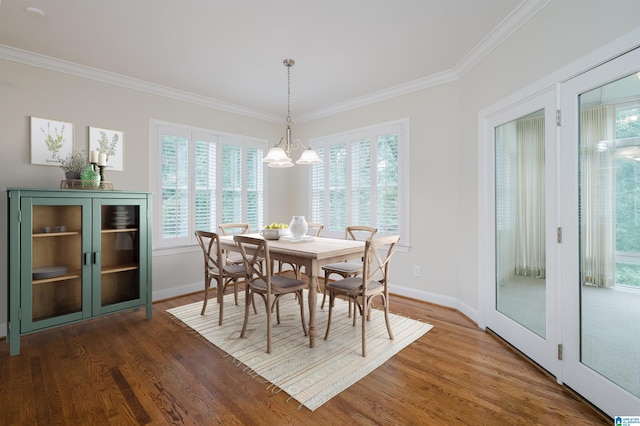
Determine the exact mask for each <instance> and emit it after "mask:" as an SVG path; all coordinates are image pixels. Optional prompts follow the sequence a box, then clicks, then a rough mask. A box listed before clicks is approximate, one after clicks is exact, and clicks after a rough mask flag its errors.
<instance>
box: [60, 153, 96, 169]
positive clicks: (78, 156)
mask: <svg viewBox="0 0 640 426" xmlns="http://www.w3.org/2000/svg"><path fill="white" fill-rule="evenodd" d="M88 165H89V161H88V160H87V156H86V154H85V152H84V151H82V152H78V151H72V152H70V153H69V154H67V156H66V157H65V158H63V159H61V160H60V167H61V168H62V170H64V172H65V173H66V172H77V173H82V172H84V171H85V170H87V166H88Z"/></svg>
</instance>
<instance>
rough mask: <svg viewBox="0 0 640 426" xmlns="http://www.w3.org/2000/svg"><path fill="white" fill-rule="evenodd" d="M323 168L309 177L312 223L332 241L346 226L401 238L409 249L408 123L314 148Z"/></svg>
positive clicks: (328, 140)
mask: <svg viewBox="0 0 640 426" xmlns="http://www.w3.org/2000/svg"><path fill="white" fill-rule="evenodd" d="M309 144H310V145H311V147H312V148H313V149H314V150H316V152H317V153H318V156H319V157H320V158H321V159H323V160H324V163H322V164H317V165H314V166H312V168H311V173H310V180H311V182H310V188H311V199H310V212H311V221H313V222H319V223H323V224H324V225H325V233H326V234H327V235H329V236H335V237H343V236H344V228H345V227H346V226H347V225H369V226H375V227H377V228H378V234H379V235H392V234H395V235H400V243H401V244H402V245H403V246H408V245H409V220H408V217H409V212H408V206H409V190H408V188H409V178H408V176H409V161H408V158H409V152H408V151H409V120H402V121H397V122H393V123H386V124H380V125H376V126H372V127H368V128H364V129H359V130H355V131H352V132H348V133H343V134H338V135H333V136H329V137H324V138H317V139H314V140H311V141H310V142H309Z"/></svg>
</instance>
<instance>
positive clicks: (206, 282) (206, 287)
mask: <svg viewBox="0 0 640 426" xmlns="http://www.w3.org/2000/svg"><path fill="white" fill-rule="evenodd" d="M210 284H211V279H209V278H207V277H205V278H204V303H203V304H202V311H200V315H204V311H205V309H207V301H208V300H209V285H210Z"/></svg>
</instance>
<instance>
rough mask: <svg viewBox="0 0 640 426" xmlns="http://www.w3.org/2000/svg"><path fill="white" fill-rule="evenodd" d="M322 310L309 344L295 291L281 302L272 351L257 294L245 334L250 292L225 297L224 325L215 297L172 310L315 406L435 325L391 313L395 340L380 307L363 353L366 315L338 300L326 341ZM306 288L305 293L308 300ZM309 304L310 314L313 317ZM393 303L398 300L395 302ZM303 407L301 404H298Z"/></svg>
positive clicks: (274, 385) (275, 386)
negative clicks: (355, 319)
mask: <svg viewBox="0 0 640 426" xmlns="http://www.w3.org/2000/svg"><path fill="white" fill-rule="evenodd" d="M321 300H322V297H321V296H320V297H318V309H317V310H316V320H317V326H318V328H317V330H318V338H317V340H316V347H315V348H313V349H312V348H309V338H308V337H306V336H305V335H304V333H303V332H302V325H301V323H300V308H299V307H298V305H297V303H296V301H295V299H294V298H293V296H287V297H286V298H284V299H283V300H281V301H280V318H281V323H280V324H279V325H278V324H277V323H275V318H274V325H273V327H272V333H273V336H272V339H273V350H272V353H271V354H267V352H266V351H267V339H266V322H265V321H264V320H265V314H264V303H263V302H262V300H261V299H259V298H256V306H257V308H258V314H257V315H256V314H254V313H253V310H252V311H251V315H250V317H249V326H248V332H247V336H246V337H245V338H242V339H241V338H240V331H241V330H242V323H243V321H244V293H241V295H240V297H239V302H238V306H236V305H235V304H234V303H233V295H227V296H225V305H224V307H225V312H224V324H223V325H222V326H218V305H217V303H216V301H215V299H211V300H210V301H209V304H208V307H207V312H206V314H205V315H204V316H201V315H200V310H201V309H202V302H197V303H192V304H189V305H185V306H180V307H177V308H172V309H169V310H168V311H167V312H169V313H170V314H172V315H174V316H175V317H177V318H178V319H180V320H181V321H182V322H184V323H185V324H186V325H188V326H189V327H191V328H192V329H194V330H195V331H197V332H198V333H200V334H201V335H202V336H203V337H205V338H206V339H207V340H209V341H210V342H211V343H213V344H214V345H216V346H218V347H219V348H220V349H222V350H224V351H225V352H227V353H228V354H229V356H231V357H233V359H234V360H235V362H237V363H238V365H244V366H245V368H246V369H247V370H248V371H249V372H250V373H251V374H255V375H256V376H260V377H262V378H264V380H265V381H267V382H269V383H270V385H269V386H268V389H269V390H270V391H271V392H274V393H276V392H279V391H280V390H283V391H285V392H286V393H288V394H289V395H290V396H291V397H293V398H294V399H296V400H297V401H298V402H300V404H301V406H302V405H304V406H305V407H307V408H308V409H309V410H311V411H313V410H315V409H316V408H318V407H320V406H321V405H322V404H324V403H325V402H327V401H328V400H330V399H331V398H333V397H334V396H335V395H337V394H338V393H340V392H342V391H343V390H345V389H346V388H348V387H349V386H351V385H352V384H354V383H356V382H357V381H358V380H360V379H361V378H363V377H364V376H366V375H367V374H369V373H370V372H371V371H373V370H374V369H376V368H377V367H378V366H380V365H382V364H383V363H384V362H385V361H386V360H388V359H389V358H391V357H392V356H393V355H394V354H396V353H398V352H399V351H400V350H402V349H403V348H405V347H406V346H407V345H409V344H411V343H412V342H413V341H415V340H416V339H418V338H420V337H421V336H422V335H424V334H425V333H426V332H428V331H429V330H430V329H431V328H432V327H433V326H432V325H430V324H427V323H423V322H420V321H415V320H412V319H409V318H406V317H402V316H398V315H391V329H392V330H393V334H394V340H391V339H389V335H388V334H387V329H386V326H385V323H384V314H383V312H382V311H379V310H374V311H373V312H372V315H371V321H369V323H368V324H367V357H366V358H364V357H362V344H361V338H360V336H361V325H360V324H361V323H360V318H358V322H357V325H356V327H353V326H352V319H351V318H348V317H347V313H348V305H347V303H346V302H345V301H342V300H336V306H335V308H334V312H333V320H332V321H331V334H330V335H329V339H328V340H324V333H325V330H326V325H327V307H326V305H325V309H320V307H319V305H320V302H321ZM306 301H307V299H306V293H305V302H306ZM307 308H308V306H306V305H305V319H306V321H308V320H309V312H308V309H307ZM392 308H393V305H392ZM298 408H300V407H298Z"/></svg>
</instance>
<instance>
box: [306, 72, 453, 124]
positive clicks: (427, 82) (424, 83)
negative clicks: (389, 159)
mask: <svg viewBox="0 0 640 426" xmlns="http://www.w3.org/2000/svg"><path fill="white" fill-rule="evenodd" d="M457 79H458V76H457V75H456V73H455V71H453V70H449V71H444V72H441V73H438V74H434V75H431V76H428V77H424V78H420V79H418V80H414V81H410V82H408V83H403V84H399V85H397V86H393V87H389V88H388V89H383V90H379V91H377V92H373V93H370V94H368V95H365V96H360V97H357V98H353V99H350V100H348V101H345V102H342V103H339V104H335V105H332V106H329V107H327V108H323V109H319V110H316V111H314V112H311V113H308V114H303V115H300V116H298V119H297V120H296V121H297V122H298V123H300V122H305V121H310V120H315V119H318V118H322V117H327V116H329V115H333V114H337V113H339V112H344V111H348V110H351V109H355V108H360V107H363V106H366V105H369V104H372V103H375V102H379V101H384V100H386V99H391V98H395V97H397V96H401V95H406V94H408V93H413V92H417V91H419V90H423V89H427V88H429V87H434V86H439V85H441V84H445V83H448V82H451V81H454V80H457Z"/></svg>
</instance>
